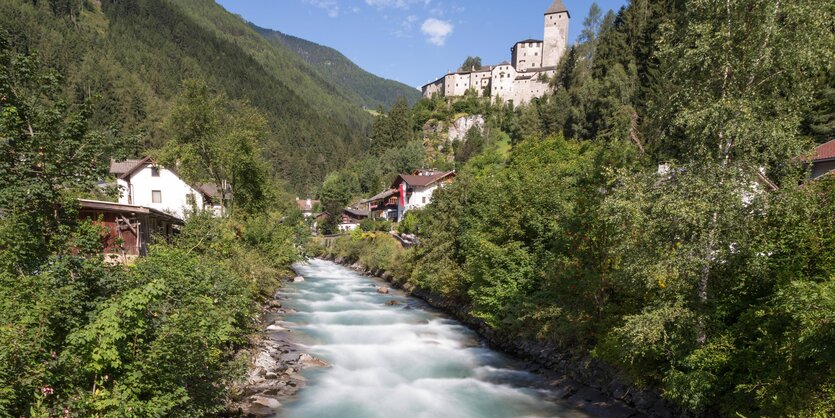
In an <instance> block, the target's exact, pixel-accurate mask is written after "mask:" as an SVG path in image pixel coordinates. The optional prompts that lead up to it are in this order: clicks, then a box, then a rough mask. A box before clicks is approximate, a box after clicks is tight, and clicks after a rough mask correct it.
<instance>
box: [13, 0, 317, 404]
mask: <svg viewBox="0 0 835 418" xmlns="http://www.w3.org/2000/svg"><path fill="white" fill-rule="evenodd" d="M53 4H56V3H55V2H53ZM65 82H66V80H65V78H64V76H63V75H62V74H61V73H59V72H57V71H55V70H53V69H51V68H49V67H47V66H45V65H43V63H42V61H41V60H40V59H39V57H38V56H37V55H35V54H29V53H21V52H19V51H16V50H15V49H14V48H13V47H12V46H11V45H10V44H9V43H7V42H6V41H5V38H3V37H2V36H0V417H23V416H26V417H91V416H119V417H130V416H141V417H150V416H156V417H161V416H166V417H196V416H211V415H216V414H218V413H219V412H221V411H223V409H224V407H225V405H226V402H227V398H228V396H229V393H228V387H229V385H230V384H232V383H233V382H234V381H236V380H237V379H239V378H240V377H241V376H243V372H244V369H245V368H246V366H247V365H248V363H249V362H248V358H247V355H246V349H247V348H249V346H250V338H251V337H252V335H253V333H254V332H255V331H256V330H257V326H258V320H259V315H260V313H261V309H260V307H261V304H262V303H263V301H264V300H265V298H266V297H270V296H272V294H273V292H274V290H275V289H276V288H277V287H278V280H279V278H281V277H285V276H286V275H287V274H289V273H288V271H287V269H288V268H289V265H290V264H291V263H293V262H294V261H296V260H298V259H299V258H300V252H299V250H298V248H299V247H298V244H299V243H300V241H299V237H300V236H303V235H304V233H305V232H304V230H305V228H304V227H303V226H302V225H303V222H302V218H301V214H300V213H298V210H297V208H295V207H294V206H292V200H291V199H289V198H288V197H287V196H283V195H282V194H280V192H277V191H276V190H278V189H276V188H275V187H273V186H274V183H273V181H272V177H271V176H270V175H269V173H268V171H267V167H266V165H265V164H264V163H263V160H262V159H261V155H262V152H263V150H262V149H261V148H259V147H258V146H257V144H258V139H259V138H261V137H262V135H264V134H263V133H262V132H260V131H258V130H257V129H256V131H255V132H253V131H252V130H250V128H253V126H254V125H252V124H249V123H248V122H251V121H253V120H254V121H263V117H262V116H258V112H257V111H256V110H254V109H251V108H244V107H242V106H243V105H242V104H240V103H236V102H231V101H230V102H228V103H226V102H223V103H221V102H218V100H220V99H222V96H215V95H212V94H209V93H206V89H205V85H204V84H200V83H195V84H190V85H187V86H185V87H184V89H183V92H182V93H181V97H180V99H179V100H178V102H179V103H183V105H182V106H180V107H179V108H177V109H175V110H174V112H173V113H172V115H171V116H170V117H171V118H172V122H171V123H174V122H178V121H184V120H188V121H189V123H188V126H189V127H190V128H192V129H193V131H188V130H181V131H180V132H181V133H183V135H182V136H179V137H176V136H174V137H172V139H171V141H176V142H175V143H172V144H171V145H170V147H169V148H174V147H175V145H176V147H177V149H178V151H179V154H178V155H177V158H180V159H182V160H183V161H192V162H193V161H195V160H196V159H198V158H200V161H201V162H202V163H205V165H198V164H195V165H194V166H192V167H190V168H189V169H187V170H186V174H184V175H187V176H189V180H194V181H208V182H211V181H212V177H214V176H215V175H222V176H224V177H226V176H229V177H234V176H238V179H239V180H241V181H242V182H246V184H239V185H238V186H236V187H238V189H237V190H239V191H240V193H238V194H237V195H236V196H234V197H233V199H232V200H233V202H234V201H238V202H239V204H237V205H235V206H234V210H230V212H231V214H232V216H229V217H224V218H216V217H213V216H210V215H209V214H207V213H201V212H199V211H197V212H196V213H194V214H193V215H192V216H191V217H190V218H189V219H188V221H187V222H186V224H185V226H184V227H183V228H182V230H181V231H180V233H179V234H178V235H176V236H175V237H173V238H172V239H171V240H170V241H168V242H166V241H165V240H164V239H157V240H156V244H155V245H152V246H151V247H150V249H149V251H148V256H147V257H145V258H142V259H139V260H138V261H137V262H135V263H134V264H131V265H129V266H124V265H113V264H111V263H109V262H107V260H106V259H105V257H104V256H103V250H104V248H103V245H102V241H103V240H102V234H103V233H104V231H102V230H100V229H99V227H98V226H97V224H95V223H91V222H89V221H80V220H79V218H78V203H77V198H78V197H82V196H90V195H91V194H100V193H101V191H100V188H99V187H100V186H99V183H100V181H101V180H102V179H104V178H106V177H107V171H108V161H109V158H110V157H112V156H113V155H118V154H114V153H118V150H119V149H121V148H120V147H122V146H123V144H122V141H124V142H129V139H124V138H122V137H115V138H114V137H112V136H110V135H109V134H108V133H105V132H101V131H100V130H97V129H95V128H94V127H95V126H96V123H95V122H94V121H92V120H91V118H92V117H93V115H94V114H95V112H96V111H95V109H94V107H93V104H92V103H91V102H90V101H86V100H82V101H77V100H75V97H74V96H73V95H72V94H67V92H66V90H65V87H66V84H65ZM189 86H191V87H189ZM204 93H205V94H208V97H210V98H212V99H210V102H212V103H214V104H216V105H218V106H220V107H219V108H220V109H222V108H224V106H227V105H228V106H233V107H237V108H243V109H245V110H246V112H241V113H239V114H237V116H236V117H235V118H232V119H233V120H229V119H225V122H226V123H227V124H228V125H227V126H226V128H228V129H226V130H221V131H212V129H214V128H217V121H216V120H215V119H214V118H213V117H212V116H217V115H216V114H214V113H204V111H206V109H203V108H200V107H199V106H188V104H193V102H189V101H188V99H189V98H195V97H198V96H199V94H204ZM214 97H217V99H213V98H214ZM210 110H216V109H210ZM201 116H202V117H201ZM244 122H246V123H244ZM243 125H247V129H244V128H242V126H243ZM259 126H260V127H261V128H263V122H262V123H261V125H257V126H255V128H257V127H259ZM253 129H254V128H253ZM208 132H219V133H221V134H223V138H216V137H211V136H203V135H208V134H207V133H208ZM189 134H193V135H189ZM208 138H211V139H214V140H217V141H216V142H215V143H214V144H213V145H216V146H222V147H223V149H222V150H220V154H219V155H214V154H212V155H208V156H206V155H199V154H198V153H197V152H198V151H197V150H195V147H196V146H197V145H206V144H205V143H204V142H200V141H201V140H206V139H208ZM201 149H205V148H201ZM148 151H151V150H148ZM223 156H229V157H232V156H237V157H241V161H240V164H236V165H234V166H233V165H232V164H228V161H227V160H224V159H223V158H222V157H223ZM202 157H208V158H205V159H204V158H202ZM243 157H245V158H243ZM218 173H220V174H218ZM283 202H286V203H283Z"/></svg>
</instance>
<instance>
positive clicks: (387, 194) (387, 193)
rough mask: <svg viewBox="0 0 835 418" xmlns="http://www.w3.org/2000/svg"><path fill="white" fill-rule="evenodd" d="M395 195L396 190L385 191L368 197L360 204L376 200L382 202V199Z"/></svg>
mask: <svg viewBox="0 0 835 418" xmlns="http://www.w3.org/2000/svg"><path fill="white" fill-rule="evenodd" d="M396 194H397V189H389V190H386V191H384V192H382V193H378V194H376V195H374V196H373V197H370V198H368V199H366V200H363V201H362V202H360V203H371V202H374V201H376V200H383V199H386V198H389V197H392V196H394V195H396Z"/></svg>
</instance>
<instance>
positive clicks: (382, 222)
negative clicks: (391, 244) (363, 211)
mask: <svg viewBox="0 0 835 418" xmlns="http://www.w3.org/2000/svg"><path fill="white" fill-rule="evenodd" d="M360 229H361V230H363V231H365V232H389V231H391V221H389V220H386V219H372V218H366V219H363V220H362V222H360Z"/></svg>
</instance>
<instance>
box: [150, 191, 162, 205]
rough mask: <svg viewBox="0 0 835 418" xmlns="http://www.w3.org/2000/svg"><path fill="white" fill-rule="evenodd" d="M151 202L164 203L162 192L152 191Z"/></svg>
mask: <svg viewBox="0 0 835 418" xmlns="http://www.w3.org/2000/svg"><path fill="white" fill-rule="evenodd" d="M151 202H152V203H162V192H161V191H159V190H153V191H151Z"/></svg>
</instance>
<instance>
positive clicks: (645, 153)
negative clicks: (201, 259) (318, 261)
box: [329, 0, 835, 417]
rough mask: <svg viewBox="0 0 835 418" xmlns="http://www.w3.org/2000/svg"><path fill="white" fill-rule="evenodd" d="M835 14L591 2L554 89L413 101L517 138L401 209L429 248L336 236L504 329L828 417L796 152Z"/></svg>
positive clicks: (690, 385) (831, 385)
mask: <svg viewBox="0 0 835 418" xmlns="http://www.w3.org/2000/svg"><path fill="white" fill-rule="evenodd" d="M834 15H835V14H833V6H831V5H821V4H820V3H819V2H814V1H796V2H792V3H791V4H787V3H784V2H750V1H745V2H742V1H729V2H722V3H721V4H720V3H719V2H710V1H707V2H705V1H685V2H681V1H648V0H634V1H631V2H630V3H629V5H628V6H627V7H625V8H624V9H622V10H620V11H619V12H617V13H609V14H607V15H602V14H595V13H592V14H591V15H590V17H589V19H588V20H587V21H586V22H585V25H584V26H585V28H584V29H585V30H584V32H583V36H582V42H580V43H579V44H577V45H575V46H573V47H572V48H571V49H570V50H569V52H568V54H567V56H566V59H564V60H563V62H562V63H561V65H560V68H559V70H558V74H557V75H556V77H555V79H554V80H552V88H553V91H552V93H551V94H549V95H547V96H546V97H544V98H542V99H539V100H534V102H533V103H531V104H530V105H528V106H522V107H516V108H514V107H511V106H505V107H497V106H495V105H489V104H487V103H485V102H484V101H480V100H479V99H478V98H476V97H466V98H464V99H459V100H453V101H446V100H443V99H438V98H435V99H432V100H424V101H422V102H421V103H418V104H417V105H416V106H415V107H414V108H413V109H412V112H411V114H410V115H409V116H407V117H406V118H405V119H406V120H408V121H410V125H409V126H412V127H415V126H416V125H417V126H422V125H423V122H425V121H426V120H428V119H431V118H439V119H443V118H446V117H450V115H455V114H456V112H457V111H461V110H462V109H464V108H465V107H467V108H470V109H471V110H473V111H474V113H478V114H482V115H485V117H486V119H487V125H488V126H487V132H488V133H489V132H490V130H493V131H499V132H501V133H502V134H504V135H507V136H508V137H510V138H511V143H512V145H513V147H512V150H511V151H510V152H509V154H506V153H504V152H500V151H498V149H499V147H498V146H492V145H490V141H485V144H486V146H484V147H476V148H477V152H475V153H473V154H475V155H474V156H473V157H471V158H469V159H467V161H466V162H463V163H461V162H454V161H452V163H454V164H456V166H457V167H458V168H459V175H458V177H457V178H456V181H455V183H454V184H452V185H450V186H448V187H446V188H444V189H442V190H439V191H437V192H436V194H435V196H434V197H433V202H432V204H431V205H430V206H429V207H428V208H427V209H426V210H424V211H423V212H422V213H421V214H419V215H418V216H417V217H416V220H414V219H413V220H412V221H411V222H412V223H416V224H417V225H413V226H410V228H412V229H414V230H417V231H418V233H419V236H420V240H421V243H420V245H418V246H417V247H415V248H413V249H410V250H403V249H402V248H401V249H397V248H396V247H391V244H390V242H391V240H389V239H388V238H379V237H378V236H376V235H375V236H373V237H372V236H368V235H361V234H359V233H357V234H354V235H351V236H350V237H346V238H343V239H342V240H341V242H337V243H336V244H335V245H334V247H332V248H330V249H329V251H330V252H331V253H332V254H335V255H339V256H343V257H349V258H350V259H351V260H352V261H353V260H360V261H361V262H363V263H366V264H367V263H371V264H369V265H370V266H371V267H376V268H382V269H383V270H387V271H392V272H397V274H396V275H397V277H398V278H399V279H401V280H405V281H406V282H408V283H409V284H411V285H413V286H418V287H422V288H424V289H428V290H431V291H433V292H435V293H439V294H442V295H444V296H445V297H446V298H448V299H450V300H454V301H458V302H459V303H460V304H461V305H465V306H469V309H470V312H471V313H472V314H473V315H475V316H477V317H479V318H481V319H483V320H484V321H486V322H487V323H488V324H490V325H491V326H492V327H493V328H494V329H496V330H499V331H501V332H504V333H506V334H507V335H510V336H518V337H523V338H533V339H538V340H541V341H547V342H551V343H553V344H555V345H558V346H561V347H565V348H566V349H568V350H582V351H586V352H591V353H593V355H594V356H596V357H598V358H600V359H603V360H605V361H606V362H608V363H609V364H613V365H616V366H618V367H619V368H620V369H621V370H624V371H626V372H628V373H629V374H631V376H632V378H633V380H634V381H635V382H636V383H637V384H639V385H646V386H651V387H658V388H660V389H661V390H662V391H663V394H664V396H665V397H666V398H667V399H669V400H671V401H673V402H674V403H676V404H678V405H680V406H681V407H682V408H683V409H685V410H689V411H692V412H694V413H696V414H698V415H722V416H797V417H801V416H803V417H805V416H831V415H833V414H835V404H833V402H832V399H835V380H834V379H833V376H835V351H833V347H835V344H833V342H835V322H833V320H834V319H835V318H833V312H835V276H833V271H835V264H833V262H835V258H833V254H835V240H833V237H835V205H833V197H835V194H834V193H835V178H833V177H832V176H831V175H829V176H826V177H823V178H821V179H818V180H815V181H810V180H808V171H807V170H808V167H807V164H806V161H807V160H806V156H808V155H809V154H810V153H811V151H812V149H813V148H814V146H815V144H816V143H822V142H824V141H826V140H828V139H831V138H832V137H833V134H835V133H834V132H833V131H832V130H831V126H832V125H831V123H828V122H826V121H829V122H831V120H832V109H831V106H830V105H828V104H827V103H830V102H829V101H827V100H829V99H827V97H829V96H831V94H829V93H831V90H832V85H831V82H832V78H831V77H829V76H828V74H831V72H832V69H833V62H832V54H831V51H833V50H834V49H835V44H833V42H835V41H834V40H835V37H833V36H832V34H833V30H834V29H833V26H832V22H833V16H834ZM413 129H414V132H416V134H417V135H420V131H419V130H418V129H417V128H413ZM424 133H425V132H424ZM494 135H495V134H494ZM425 137H426V138H429V137H431V133H429V134H427V135H426V136H425ZM424 163H425V164H426V163H429V164H431V163H432V160H431V159H426V160H425V161H424ZM358 177H359V178H360V179H362V177H361V176H358ZM360 181H361V180H360ZM389 247H391V248H389ZM392 252H393V253H394V254H393V255H392V254H391V253H392Z"/></svg>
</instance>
